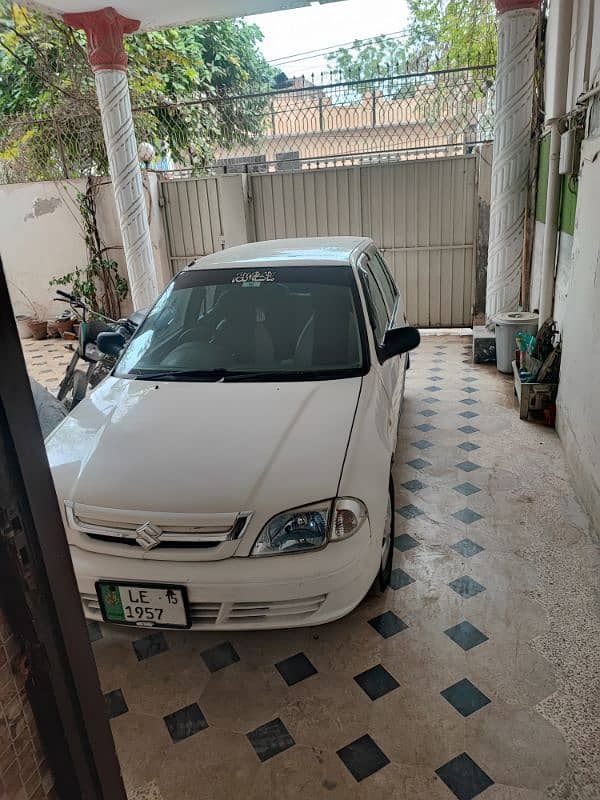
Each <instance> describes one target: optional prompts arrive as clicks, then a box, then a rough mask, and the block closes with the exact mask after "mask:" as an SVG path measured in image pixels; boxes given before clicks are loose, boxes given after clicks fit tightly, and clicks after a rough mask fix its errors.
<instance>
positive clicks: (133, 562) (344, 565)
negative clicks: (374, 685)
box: [71, 520, 381, 630]
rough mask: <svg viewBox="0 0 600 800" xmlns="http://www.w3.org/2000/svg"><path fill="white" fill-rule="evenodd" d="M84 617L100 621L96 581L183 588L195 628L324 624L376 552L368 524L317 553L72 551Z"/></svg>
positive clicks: (355, 599) (360, 587) (371, 565)
mask: <svg viewBox="0 0 600 800" xmlns="http://www.w3.org/2000/svg"><path fill="white" fill-rule="evenodd" d="M71 557H72V559H73V565H74V568H75V574H76V576H77V583H78V586H79V592H80V594H81V598H82V602H83V608H84V612H85V615H86V617H87V618H88V619H91V620H98V621H101V620H102V614H101V611H100V608H99V605H98V599H97V596H96V581H98V580H111V581H119V580H122V581H135V582H139V583H140V584H141V585H150V584H152V583H161V584H174V585H180V586H185V587H186V588H187V593H188V601H189V605H190V615H191V627H192V629H194V630H214V629H220V630H243V629H246V630H252V629H258V628H291V627H299V626H307V625H321V624H323V623H326V622H331V621H333V620H335V619H339V618H340V617H343V616H345V615H346V614H348V613H349V612H350V611H352V609H353V608H355V607H356V606H357V605H358V604H359V603H360V601H361V600H362V599H363V597H364V596H365V594H366V593H367V591H368V590H369V587H370V585H371V583H372V582H373V578H374V577H375V575H376V573H377V570H378V569H379V564H380V558H381V548H380V544H379V543H378V541H377V537H375V538H374V537H373V536H372V535H371V531H370V528H369V521H368V520H367V521H365V523H364V524H363V526H362V527H361V529H360V530H359V532H358V533H357V534H355V535H354V536H353V537H352V538H350V539H348V540H347V541H344V542H335V543H333V544H330V545H328V546H327V547H326V548H324V549H323V550H320V551H316V552H314V553H301V554H300V553H299V554H293V555H287V556H281V555H280V556H271V557H265V558H248V557H234V558H229V559H225V560H223V561H212V562H193V563H188V562H181V561H177V562H176V561H152V562H149V561H148V560H142V559H132V558H120V557H118V556H112V555H104V554H99V553H93V552H89V551H86V550H82V549H80V548H78V547H74V546H72V547H71Z"/></svg>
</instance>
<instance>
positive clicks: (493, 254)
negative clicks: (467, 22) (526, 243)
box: [485, 0, 539, 325]
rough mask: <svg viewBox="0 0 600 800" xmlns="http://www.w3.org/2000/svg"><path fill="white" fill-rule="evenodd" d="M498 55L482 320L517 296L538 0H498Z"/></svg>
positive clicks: (508, 305)
mask: <svg viewBox="0 0 600 800" xmlns="http://www.w3.org/2000/svg"><path fill="white" fill-rule="evenodd" d="M496 8H497V10H498V60H497V68H496V120H495V125H494V157H493V162H492V195H491V205H490V239H489V250H488V270H487V290H486V303H485V312H486V321H487V324H488V325H490V324H493V318H494V316H495V315H496V314H498V313H500V312H502V311H514V310H515V309H516V308H517V307H518V305H519V300H520V288H521V268H522V252H523V234H524V225H525V211H526V204H527V187H528V181H529V161H530V154H531V116H532V108H533V74H534V66H535V45H536V34H537V24H538V16H539V0H496Z"/></svg>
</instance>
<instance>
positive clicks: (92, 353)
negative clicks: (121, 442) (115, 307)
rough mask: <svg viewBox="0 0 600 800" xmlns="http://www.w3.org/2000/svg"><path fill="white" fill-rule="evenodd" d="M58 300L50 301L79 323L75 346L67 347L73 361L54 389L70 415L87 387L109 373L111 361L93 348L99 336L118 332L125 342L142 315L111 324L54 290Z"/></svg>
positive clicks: (143, 313) (112, 361)
mask: <svg viewBox="0 0 600 800" xmlns="http://www.w3.org/2000/svg"><path fill="white" fill-rule="evenodd" d="M56 294H57V295H59V297H55V298H54V299H55V300H57V301H60V302H63V303H68V304H69V305H70V306H71V310H72V312H73V314H74V315H75V316H76V317H77V318H78V319H79V333H78V337H77V344H75V345H74V346H71V345H67V348H68V349H70V350H73V357H72V359H71V361H70V362H69V364H68V366H67V369H66V371H65V375H64V378H63V379H62V381H61V382H60V386H59V387H58V393H57V395H56V397H57V399H58V400H60V402H61V403H63V404H64V406H65V407H66V409H67V411H71V410H72V409H74V408H75V406H76V405H77V404H78V403H80V402H81V401H82V400H83V398H84V397H85V395H86V393H87V390H88V386H89V387H90V388H91V389H93V388H94V387H95V386H97V385H98V384H99V383H100V381H101V380H102V379H103V378H105V377H106V376H107V375H108V373H109V372H110V370H111V369H112V367H113V365H114V362H115V360H116V359H115V358H111V357H109V356H107V355H106V354H105V353H103V352H102V351H101V350H100V349H99V348H98V345H97V339H98V336H99V335H100V334H101V333H108V332H111V333H113V332H118V333H120V334H121V335H122V336H123V340H124V341H127V340H128V339H130V338H131V336H132V335H133V334H134V333H135V330H136V328H137V326H138V325H139V323H140V322H141V321H142V320H143V318H144V316H145V312H144V311H142V312H140V311H136V312H134V314H132V315H131V316H130V317H129V318H127V319H120V320H114V319H110V317H106V316H105V315H104V314H100V313H99V312H97V311H92V309H91V308H90V307H89V306H88V305H87V303H85V302H84V301H83V300H81V298H79V297H77V296H76V295H73V294H69V293H68V292H63V291H61V290H60V289H57V291H56ZM80 361H84V362H85V363H86V364H87V368H86V369H85V370H82V369H79V368H78V365H79V362H80Z"/></svg>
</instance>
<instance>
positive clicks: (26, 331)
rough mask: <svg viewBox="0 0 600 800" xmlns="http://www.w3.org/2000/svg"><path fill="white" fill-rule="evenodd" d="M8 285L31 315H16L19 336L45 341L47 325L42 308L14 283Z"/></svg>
mask: <svg viewBox="0 0 600 800" xmlns="http://www.w3.org/2000/svg"><path fill="white" fill-rule="evenodd" d="M10 284H11V286H14V287H15V289H16V290H17V291H18V292H19V294H20V295H21V296H22V297H23V298H24V299H25V302H26V303H27V305H28V306H29V308H30V309H31V314H17V315H16V317H15V319H16V322H17V328H18V331H19V336H20V337H21V339H29V338H31V337H33V338H34V339H45V338H46V336H47V335H48V323H47V321H46V320H45V319H43V317H44V311H45V309H44V307H43V306H41V305H40V304H39V303H34V302H33V300H32V299H31V298H30V297H29V296H28V295H27V294H25V292H24V291H23V289H21V287H20V286H17V284H16V283H13V282H12V281H10Z"/></svg>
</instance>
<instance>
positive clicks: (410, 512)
mask: <svg viewBox="0 0 600 800" xmlns="http://www.w3.org/2000/svg"><path fill="white" fill-rule="evenodd" d="M396 511H397V512H398V514H400V515H401V516H402V517H404V519H414V518H415V517H420V516H421V515H422V514H424V513H425V512H424V511H422V510H421V509H420V508H418V507H417V506H414V505H413V504H412V503H409V504H408V505H406V506H402V508H397V509H396Z"/></svg>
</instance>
